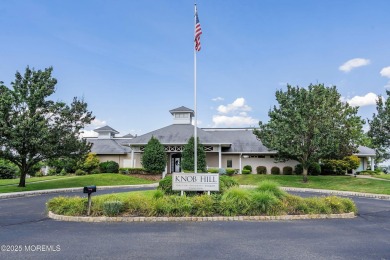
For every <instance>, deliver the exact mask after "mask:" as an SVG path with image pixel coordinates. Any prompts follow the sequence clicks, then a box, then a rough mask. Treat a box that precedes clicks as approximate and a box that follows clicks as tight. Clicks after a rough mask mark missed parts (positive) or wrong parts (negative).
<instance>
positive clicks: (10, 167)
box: [0, 159, 18, 179]
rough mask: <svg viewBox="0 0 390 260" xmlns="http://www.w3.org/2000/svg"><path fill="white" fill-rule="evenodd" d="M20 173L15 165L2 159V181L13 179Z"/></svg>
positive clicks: (0, 174) (0, 176)
mask: <svg viewBox="0 0 390 260" xmlns="http://www.w3.org/2000/svg"><path fill="white" fill-rule="evenodd" d="M17 173H18V168H17V166H16V165H14V164H13V163H11V162H9V161H6V160H2V159H0V179H13V178H15V177H16V175H17Z"/></svg>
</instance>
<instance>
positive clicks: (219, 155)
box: [218, 145, 222, 168]
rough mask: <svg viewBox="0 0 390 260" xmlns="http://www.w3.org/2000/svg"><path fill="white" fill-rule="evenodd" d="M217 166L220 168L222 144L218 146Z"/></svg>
mask: <svg viewBox="0 0 390 260" xmlns="http://www.w3.org/2000/svg"><path fill="white" fill-rule="evenodd" d="M218 168H222V146H221V145H219V147H218Z"/></svg>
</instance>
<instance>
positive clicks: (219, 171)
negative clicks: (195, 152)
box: [218, 168, 226, 174]
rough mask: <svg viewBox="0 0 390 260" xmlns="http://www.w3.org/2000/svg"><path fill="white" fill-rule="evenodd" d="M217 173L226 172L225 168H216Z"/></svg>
mask: <svg viewBox="0 0 390 260" xmlns="http://www.w3.org/2000/svg"><path fill="white" fill-rule="evenodd" d="M218 173H219V174H226V169H225V168H219V169H218Z"/></svg>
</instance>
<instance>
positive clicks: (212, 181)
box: [172, 173, 219, 191]
mask: <svg viewBox="0 0 390 260" xmlns="http://www.w3.org/2000/svg"><path fill="white" fill-rule="evenodd" d="M172 190H181V191H219V174H218V173H173V174H172Z"/></svg>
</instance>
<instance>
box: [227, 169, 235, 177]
mask: <svg viewBox="0 0 390 260" xmlns="http://www.w3.org/2000/svg"><path fill="white" fill-rule="evenodd" d="M235 172H236V170H235V169H232V168H227V169H226V174H227V175H229V176H231V175H233V174H234V173H235Z"/></svg>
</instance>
